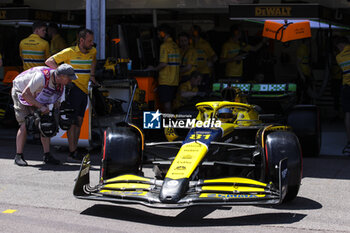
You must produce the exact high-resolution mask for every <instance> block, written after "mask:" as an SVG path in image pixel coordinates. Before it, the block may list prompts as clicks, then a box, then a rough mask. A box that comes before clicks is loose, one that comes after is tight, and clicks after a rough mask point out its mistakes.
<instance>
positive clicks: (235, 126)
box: [74, 101, 302, 208]
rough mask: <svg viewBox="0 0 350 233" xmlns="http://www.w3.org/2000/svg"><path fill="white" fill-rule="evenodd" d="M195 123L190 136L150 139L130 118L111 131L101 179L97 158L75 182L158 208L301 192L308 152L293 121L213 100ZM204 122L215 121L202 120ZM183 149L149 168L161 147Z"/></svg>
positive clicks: (85, 191) (82, 193) (83, 190)
mask: <svg viewBox="0 0 350 233" xmlns="http://www.w3.org/2000/svg"><path fill="white" fill-rule="evenodd" d="M196 107H197V109H198V115H197V117H196V119H195V121H193V120H190V119H189V121H190V122H195V125H194V126H193V127H192V128H190V129H189V130H188V134H187V136H186V137H185V139H184V140H181V141H172V142H150V143H145V139H144V136H143V133H142V131H141V130H140V129H139V128H137V127H136V126H134V125H132V124H129V123H122V124H118V125H117V126H116V127H113V128H108V129H107V130H106V131H105V133H104V145H103V150H102V164H101V170H100V182H99V184H97V185H96V186H94V187H91V185H90V179H89V170H90V158H89V155H87V156H86V157H85V158H84V159H83V162H82V165H81V169H80V172H79V175H78V177H77V180H76V184H75V187H74V195H75V197H77V198H80V199H90V200H100V201H109V202H115V203H124V204H126V203H129V204H142V205H145V206H149V207H156V208H186V207H189V206H194V205H236V204H241V205H242V204H280V203H282V202H285V201H290V200H293V199H294V198H295V197H296V196H297V194H298V191H299V187H300V184H301V178H302V155H301V149H300V144H299V141H298V138H297V136H296V135H295V134H294V133H293V132H292V131H291V130H290V127H288V126H283V125H279V124H271V123H269V124H266V123H263V122H262V121H261V120H260V119H259V113H258V111H257V110H256V109H255V106H254V105H249V104H243V103H237V102H228V101H213V102H202V103H198V104H197V105H196ZM197 122H202V123H203V122H204V123H206V122H207V123H208V124H207V126H208V127H203V125H204V126H205V125H206V124H199V125H198V124H197ZM160 148H161V149H162V150H166V151H169V154H172V153H173V154H174V155H175V156H174V157H172V156H170V157H167V158H164V157H163V159H156V160H154V161H153V166H154V168H153V171H154V176H153V177H145V176H144V173H143V171H142V168H143V165H144V155H145V154H146V153H148V152H151V153H153V154H155V156H156V154H157V149H160Z"/></svg>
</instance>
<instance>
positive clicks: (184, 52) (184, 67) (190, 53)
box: [179, 32, 198, 83]
mask: <svg viewBox="0 0 350 233" xmlns="http://www.w3.org/2000/svg"><path fill="white" fill-rule="evenodd" d="M179 45H180V53H181V64H180V83H183V82H186V81H188V80H189V79H190V78H191V73H192V72H193V71H195V70H197V66H198V64H197V52H196V50H195V49H194V48H192V47H191V46H190V37H189V35H188V34H187V33H186V32H182V33H180V34H179Z"/></svg>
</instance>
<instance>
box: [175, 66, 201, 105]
mask: <svg viewBox="0 0 350 233" xmlns="http://www.w3.org/2000/svg"><path fill="white" fill-rule="evenodd" d="M201 81H202V74H201V73H199V71H193V72H192V73H191V76H190V80H188V81H186V82H184V83H182V84H180V86H179V88H178V90H177V93H176V98H175V100H174V110H177V109H179V108H180V107H182V106H184V105H186V104H189V102H190V101H191V99H192V98H193V97H195V96H203V95H204V94H205V93H204V92H199V91H198V86H199V85H200V84H201Z"/></svg>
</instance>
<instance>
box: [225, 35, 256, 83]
mask: <svg viewBox="0 0 350 233" xmlns="http://www.w3.org/2000/svg"><path fill="white" fill-rule="evenodd" d="M250 48H251V47H250V46H249V45H247V46H245V47H243V48H242V47H241V45H240V44H239V43H237V42H235V41H233V40H232V39H229V40H228V41H226V42H225V43H224V45H223V46H222V49H221V57H222V58H225V59H228V58H234V57H236V56H238V55H239V52H240V51H241V50H243V51H246V52H247V51H249V50H250ZM242 75H243V61H242V60H241V61H240V62H236V61H232V62H227V63H226V67H225V76H226V77H241V76H242Z"/></svg>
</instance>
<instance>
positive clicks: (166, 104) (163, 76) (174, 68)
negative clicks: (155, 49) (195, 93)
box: [148, 24, 180, 113]
mask: <svg viewBox="0 0 350 233" xmlns="http://www.w3.org/2000/svg"><path fill="white" fill-rule="evenodd" d="M170 33H171V28H170V27H169V26H168V25H165V24H164V25H161V26H160V27H159V28H158V36H159V38H160V40H161V41H163V43H162V44H161V45H160V55H159V64H158V66H156V67H152V66H150V67H148V70H153V71H158V72H159V76H158V87H157V91H158V96H159V102H160V104H161V111H162V112H164V113H170V112H171V109H172V102H173V100H174V98H175V95H176V90H177V86H178V85H179V72H180V49H179V47H178V46H177V44H176V43H175V42H174V41H173V38H172V37H171V36H170Z"/></svg>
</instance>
